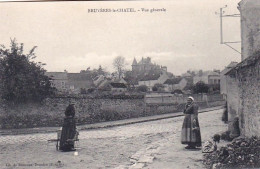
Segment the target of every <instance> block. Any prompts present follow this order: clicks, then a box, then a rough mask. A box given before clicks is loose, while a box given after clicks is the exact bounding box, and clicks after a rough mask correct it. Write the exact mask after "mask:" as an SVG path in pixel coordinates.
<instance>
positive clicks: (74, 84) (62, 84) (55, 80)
mask: <svg viewBox="0 0 260 169" xmlns="http://www.w3.org/2000/svg"><path fill="white" fill-rule="evenodd" d="M45 75H46V76H48V77H49V78H50V82H51V86H52V87H55V88H56V89H57V90H58V91H60V92H69V93H80V90H81V89H88V88H91V86H93V80H92V78H91V77H90V76H89V75H88V74H86V73H68V72H67V71H64V72H46V73H45Z"/></svg>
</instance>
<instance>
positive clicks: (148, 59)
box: [138, 57, 152, 65]
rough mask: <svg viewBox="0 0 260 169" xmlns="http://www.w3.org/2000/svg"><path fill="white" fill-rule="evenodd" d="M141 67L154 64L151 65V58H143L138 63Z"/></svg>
mask: <svg viewBox="0 0 260 169" xmlns="http://www.w3.org/2000/svg"><path fill="white" fill-rule="evenodd" d="M138 64H139V65H141V64H152V63H151V58H150V57H147V58H142V59H141V60H140V61H139V62H138Z"/></svg>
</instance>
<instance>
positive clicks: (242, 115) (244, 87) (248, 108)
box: [238, 59, 260, 136]
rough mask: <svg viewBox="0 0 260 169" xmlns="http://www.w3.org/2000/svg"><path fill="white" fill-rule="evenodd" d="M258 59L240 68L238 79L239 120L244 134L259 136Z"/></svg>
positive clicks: (259, 75) (259, 84)
mask: <svg viewBox="0 0 260 169" xmlns="http://www.w3.org/2000/svg"><path fill="white" fill-rule="evenodd" d="M259 64H260V61H259V59H258V61H257V62H256V63H255V64H253V65H249V66H246V67H244V68H241V69H240V70H239V71H238V79H239V98H240V103H239V113H238V115H239V120H240V121H239V122H240V129H241V133H242V134H243V135H245V136H253V135H257V136H260V90H259V89H260V66H259Z"/></svg>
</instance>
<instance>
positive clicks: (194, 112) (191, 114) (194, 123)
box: [181, 97, 201, 149]
mask: <svg viewBox="0 0 260 169" xmlns="http://www.w3.org/2000/svg"><path fill="white" fill-rule="evenodd" d="M184 114H185V117H184V121H183V125H182V131H181V143H182V144H188V146H187V147H185V148H186V149H194V148H196V147H201V134H200V127H199V120H198V106H197V105H196V104H195V103H194V99H193V97H189V98H188V100H187V104H186V105H185V108H184Z"/></svg>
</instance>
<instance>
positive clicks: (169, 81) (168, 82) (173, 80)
mask: <svg viewBox="0 0 260 169" xmlns="http://www.w3.org/2000/svg"><path fill="white" fill-rule="evenodd" d="M181 80H182V78H181V77H179V78H174V79H167V80H166V81H165V82H164V84H179V83H180V81H181Z"/></svg>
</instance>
